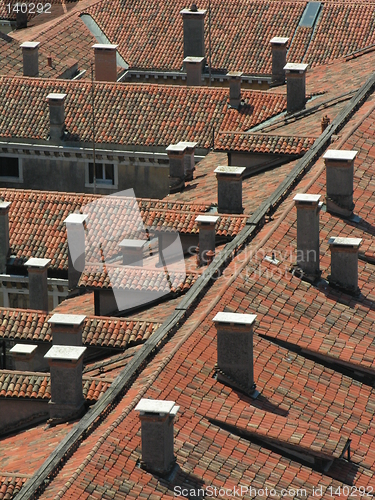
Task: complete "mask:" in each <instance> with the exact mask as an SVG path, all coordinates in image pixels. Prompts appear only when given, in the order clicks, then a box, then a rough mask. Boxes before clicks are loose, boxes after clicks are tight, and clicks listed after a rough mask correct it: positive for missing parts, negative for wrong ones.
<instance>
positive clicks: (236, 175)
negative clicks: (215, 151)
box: [214, 166, 246, 214]
mask: <svg viewBox="0 0 375 500" xmlns="http://www.w3.org/2000/svg"><path fill="white" fill-rule="evenodd" d="M245 170H246V167H227V166H219V167H217V168H216V169H215V170H214V172H215V174H216V179H217V198H218V211H219V212H220V213H226V214H242V212H243V207H242V176H243V174H244V172H245Z"/></svg>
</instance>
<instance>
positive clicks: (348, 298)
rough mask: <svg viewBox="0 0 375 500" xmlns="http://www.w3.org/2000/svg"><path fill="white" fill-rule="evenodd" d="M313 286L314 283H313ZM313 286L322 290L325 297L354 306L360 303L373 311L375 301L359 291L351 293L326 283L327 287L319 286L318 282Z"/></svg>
mask: <svg viewBox="0 0 375 500" xmlns="http://www.w3.org/2000/svg"><path fill="white" fill-rule="evenodd" d="M313 286H314V285H313ZM315 287H316V288H317V289H318V290H319V291H320V292H322V293H323V294H324V295H325V296H326V297H327V298H329V299H332V300H335V301H336V302H339V303H340V304H343V305H345V306H348V307H351V308H354V307H355V306H357V305H362V306H364V307H368V308H369V309H370V310H371V311H375V302H374V301H373V300H372V299H370V298H368V297H366V296H365V295H363V294H362V292H361V291H360V292H359V294H358V295H352V294H350V293H349V292H347V291H346V290H344V289H340V288H338V287H334V286H332V285H328V286H327V288H325V287H322V286H319V283H318V284H317V285H315Z"/></svg>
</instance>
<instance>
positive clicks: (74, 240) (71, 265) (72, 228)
mask: <svg viewBox="0 0 375 500" xmlns="http://www.w3.org/2000/svg"><path fill="white" fill-rule="evenodd" d="M87 218H88V215H87V214H70V215H68V217H67V218H66V219H65V220H64V223H65V224H66V230H67V233H68V281H69V290H73V289H74V288H76V287H77V285H78V281H79V278H80V277H81V274H82V272H83V271H84V269H85V252H86V245H85V228H84V225H83V223H84V222H85V220H86V219H87Z"/></svg>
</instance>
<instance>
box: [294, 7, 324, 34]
mask: <svg viewBox="0 0 375 500" xmlns="http://www.w3.org/2000/svg"><path fill="white" fill-rule="evenodd" d="M321 5H322V4H321V2H309V3H308V4H307V5H306V8H305V10H304V12H303V14H302V17H301V20H300V22H299V26H300V27H302V28H312V27H313V26H314V24H315V22H316V19H317V17H318V14H319V11H320V8H321Z"/></svg>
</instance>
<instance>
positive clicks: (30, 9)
mask: <svg viewBox="0 0 375 500" xmlns="http://www.w3.org/2000/svg"><path fill="white" fill-rule="evenodd" d="M6 7H7V9H8V12H9V14H11V13H12V12H16V13H18V12H22V14H43V13H45V14H51V4H50V3H45V4H43V3H16V4H14V5H11V4H10V3H7V4H6Z"/></svg>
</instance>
